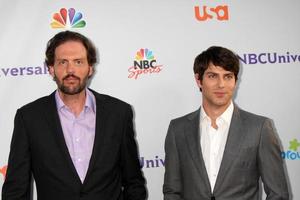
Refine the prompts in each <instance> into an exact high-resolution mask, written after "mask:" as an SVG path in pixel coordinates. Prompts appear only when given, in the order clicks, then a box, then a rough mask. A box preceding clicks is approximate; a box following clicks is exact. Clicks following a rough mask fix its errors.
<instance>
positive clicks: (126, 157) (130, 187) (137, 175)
mask: <svg viewBox="0 0 300 200" xmlns="http://www.w3.org/2000/svg"><path fill="white" fill-rule="evenodd" d="M126 116H127V117H126V118H125V119H124V120H125V128H124V134H123V138H122V148H121V163H122V166H121V167H122V185H123V188H124V191H123V193H124V199H125V200H144V199H146V188H145V179H144V177H143V175H142V171H141V167H140V163H139V159H138V153H137V145H136V141H135V138H134V130H133V121H132V120H133V114H132V110H131V108H130V106H129V108H128V112H127V115H126Z"/></svg>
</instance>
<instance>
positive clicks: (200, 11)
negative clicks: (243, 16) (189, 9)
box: [194, 5, 229, 21]
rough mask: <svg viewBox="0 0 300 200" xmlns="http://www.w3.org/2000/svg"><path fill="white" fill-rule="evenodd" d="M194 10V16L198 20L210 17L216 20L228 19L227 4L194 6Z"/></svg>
mask: <svg viewBox="0 0 300 200" xmlns="http://www.w3.org/2000/svg"><path fill="white" fill-rule="evenodd" d="M194 12H195V18H196V19H197V20H198V21H207V20H212V19H215V20H218V21H228V20H229V11H228V6H227V5H218V6H215V7H208V6H195V7H194Z"/></svg>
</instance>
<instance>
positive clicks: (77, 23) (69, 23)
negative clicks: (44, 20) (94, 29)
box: [50, 8, 86, 28]
mask: <svg viewBox="0 0 300 200" xmlns="http://www.w3.org/2000/svg"><path fill="white" fill-rule="evenodd" d="M82 17H83V16H82V13H81V12H76V10H75V9H74V8H69V9H68V10H67V9H66V8H61V9H60V11H59V12H58V13H54V14H53V16H52V23H51V24H50V25H51V27H52V28H67V27H71V28H83V27H85V25H86V22H85V21H84V20H82Z"/></svg>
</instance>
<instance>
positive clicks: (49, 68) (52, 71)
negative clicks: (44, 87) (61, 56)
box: [48, 66, 55, 78]
mask: <svg viewBox="0 0 300 200" xmlns="http://www.w3.org/2000/svg"><path fill="white" fill-rule="evenodd" d="M48 71H49V74H50V75H51V76H52V77H53V78H54V76H55V74H54V67H53V66H48Z"/></svg>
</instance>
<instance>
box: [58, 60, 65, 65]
mask: <svg viewBox="0 0 300 200" xmlns="http://www.w3.org/2000/svg"><path fill="white" fill-rule="evenodd" d="M58 64H60V65H66V64H67V62H66V61H65V60H61V61H59V62H58Z"/></svg>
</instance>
